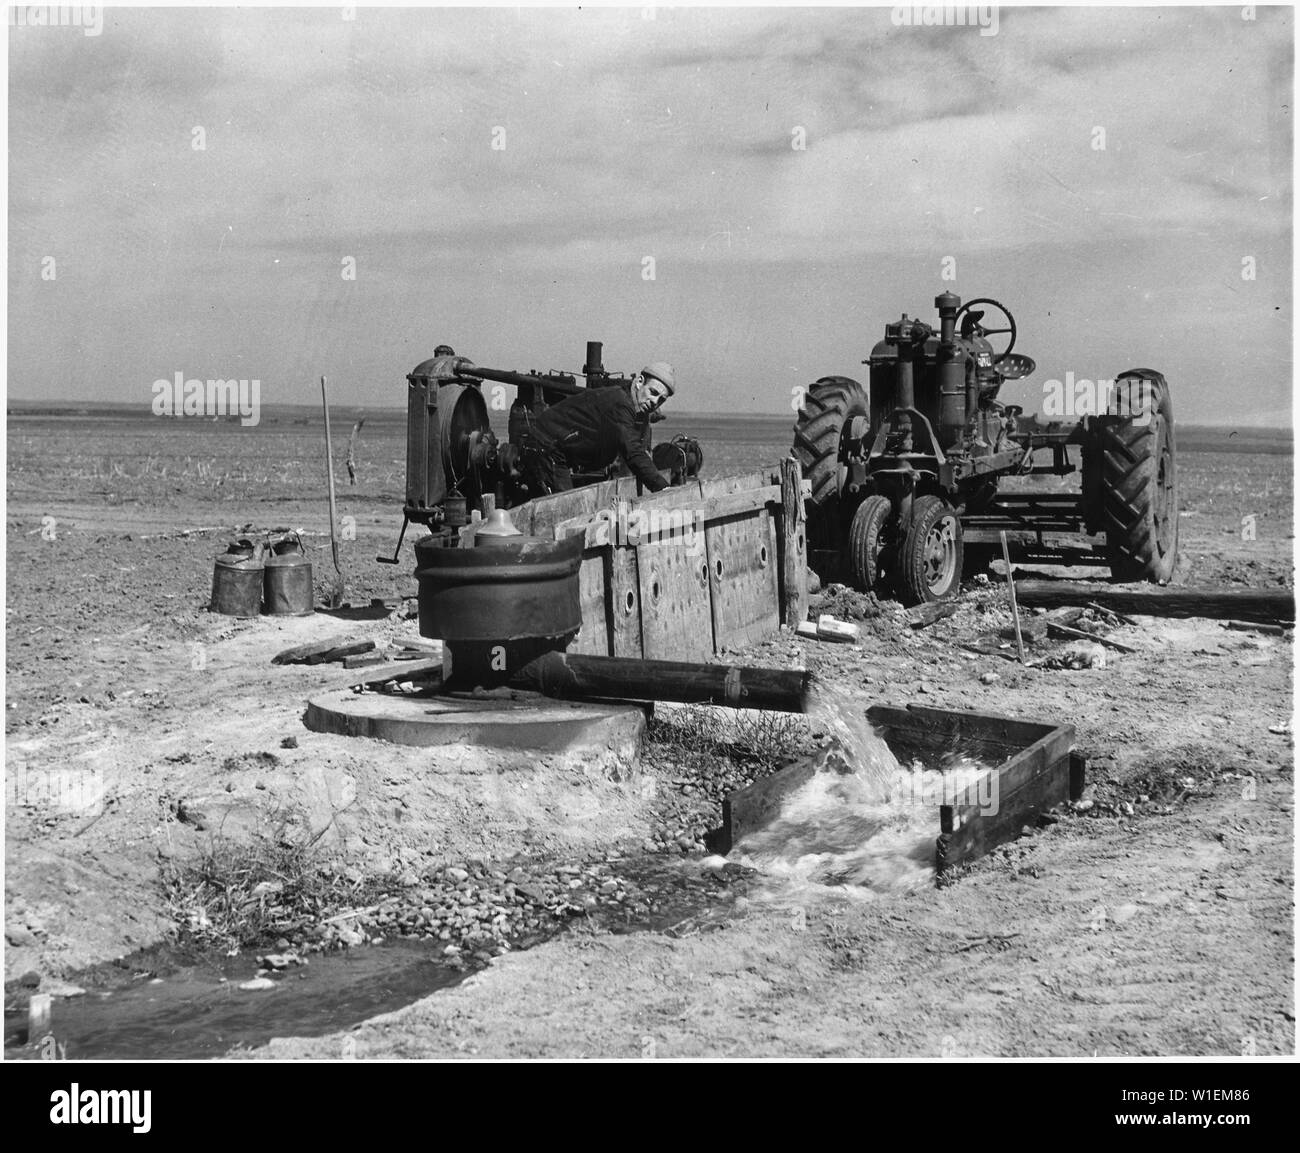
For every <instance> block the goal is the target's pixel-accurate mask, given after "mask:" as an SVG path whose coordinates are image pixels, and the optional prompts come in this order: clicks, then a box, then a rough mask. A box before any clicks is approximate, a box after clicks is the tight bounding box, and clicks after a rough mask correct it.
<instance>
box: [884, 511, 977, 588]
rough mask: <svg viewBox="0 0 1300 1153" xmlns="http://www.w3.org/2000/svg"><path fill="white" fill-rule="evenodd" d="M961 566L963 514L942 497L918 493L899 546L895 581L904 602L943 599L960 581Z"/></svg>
mask: <svg viewBox="0 0 1300 1153" xmlns="http://www.w3.org/2000/svg"><path fill="white" fill-rule="evenodd" d="M961 567H962V539H961V518H960V517H959V516H958V515H957V513H956V511H955V510H954V509H953V508H952V506H951V505H950V504H948V502H947V501H945V500H944V499H943V498H942V497H937V496H921V497H917V498H916V500H914V501H913V502H912V515H911V517H910V518H909V520H908V522H907V524H906V526H905V527H904V529H903V533H902V540H901V542H900V543H899V546H898V566H897V573H896V576H895V580H894V584H895V587H896V589H897V591H898V594H899V596H900V598H901V599H902V600H903V603H904V604H908V605H918V604H924V603H925V602H927V601H938V600H943V598H944V597H946V596H949V595H950V594H951V593H953V592H955V591H956V590H957V588H958V586H959V585H960V584H961Z"/></svg>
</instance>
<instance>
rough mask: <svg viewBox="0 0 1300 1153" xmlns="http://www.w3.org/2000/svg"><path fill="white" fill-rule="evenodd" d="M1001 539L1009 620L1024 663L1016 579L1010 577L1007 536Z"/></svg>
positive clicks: (1017, 649) (1003, 534) (1017, 648)
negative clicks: (1014, 627) (1012, 624)
mask: <svg viewBox="0 0 1300 1153" xmlns="http://www.w3.org/2000/svg"><path fill="white" fill-rule="evenodd" d="M1000 535H1001V537H1002V563H1003V564H1005V565H1006V566H1007V595H1008V596H1009V597H1011V620H1012V622H1013V623H1014V624H1015V626H1016V652H1017V653H1019V654H1020V663H1021V664H1022V665H1023V664H1024V663H1025V642H1024V639H1023V638H1022V637H1021V635H1020V609H1019V607H1018V606H1017V605H1016V578H1015V577H1013V576H1012V575H1011V551H1010V550H1009V549H1008V548H1007V534H1006V533H1005V532H1003V533H1001V534H1000Z"/></svg>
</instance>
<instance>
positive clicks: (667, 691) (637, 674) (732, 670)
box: [510, 652, 812, 713]
mask: <svg viewBox="0 0 1300 1153" xmlns="http://www.w3.org/2000/svg"><path fill="white" fill-rule="evenodd" d="M510 684H511V685H512V686H514V687H515V688H522V689H532V690H534V691H536V692H540V693H543V694H545V695H546V696H548V697H558V698H560V699H562V700H575V699H576V700H582V699H587V698H592V697H599V698H607V699H615V700H639V701H677V702H680V703H682V704H709V705H725V706H726V707H727V708H732V709H771V710H773V711H776V712H785V713H803V712H807V711H808V696H809V692H810V689H811V686H812V674H811V673H807V672H800V671H798V670H796V669H759V668H742V667H741V666H739V665H705V664H695V663H692V662H689V661H644V660H637V659H635V658H631V657H597V656H588V655H586V654H583V653H559V652H552V653H547V654H546V655H544V656H541V657H538V658H537V660H535V661H533V662H532V663H531V664H529V665H526V666H525V667H524V668H523V669H521V670H520V671H519V672H518V673H516V674H515V676H514V677H512V678H511V680H510Z"/></svg>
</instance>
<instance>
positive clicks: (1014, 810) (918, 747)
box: [711, 705, 1086, 872]
mask: <svg viewBox="0 0 1300 1153" xmlns="http://www.w3.org/2000/svg"><path fill="white" fill-rule="evenodd" d="M867 718H868V720H870V721H871V723H872V725H873V727H874V728H875V729H876V731H877V732H878V733H879V734H880V735H881V737H882V738H883V739H884V740H885V742H886V743H887V744H888V745H889V747H890V748H891V749H892V750H893V752H894V754H895V756H897V757H898V759H899V761H900V763H902V764H904V765H906V764H910V763H912V762H913V761H916V760H920V762H921V764H922V765H923V766H924V767H925V768H927V769H934V768H937V767H939V766H940V765H941V764H942V763H943V761H944V760H950V759H951V758H954V757H960V756H964V755H969V756H972V757H974V758H977V759H978V760H980V761H982V762H984V763H986V764H989V765H991V766H992V767H991V768H990V769H989V770H988V772H989V773H991V774H994V775H995V777H996V786H995V787H994V782H989V788H988V789H985V790H972V789H967V790H965V793H966V795H968V796H974V795H975V794H976V793H977V792H978V793H979V794H980V795H982V796H987V797H989V798H990V800H991V801H994V800H995V802H996V803H990V804H988V805H987V806H980V805H956V804H954V805H936V806H935V807H936V808H937V809H938V812H937V813H935V818H936V820H935V831H936V834H937V839H936V842H935V866H936V868H937V869H938V871H939V872H943V871H944V870H945V869H950V868H952V867H953V866H954V865H960V864H965V863H968V862H970V861H973V860H976V859H977V858H979V857H981V856H983V855H984V854H985V853H987V852H988V851H989V850H990V849H992V848H994V847H996V846H997V845H1001V844H1003V843H1005V842H1006V841H1010V840H1013V839H1014V838H1016V837H1018V836H1019V835H1020V833H1021V830H1022V829H1023V828H1024V827H1025V826H1026V825H1032V824H1033V823H1034V822H1035V821H1036V820H1037V818H1038V817H1039V816H1040V815H1041V814H1042V813H1044V812H1046V811H1047V810H1048V809H1050V808H1052V807H1053V806H1055V805H1058V804H1060V803H1061V802H1062V801H1065V800H1077V799H1078V798H1079V797H1080V796H1081V795H1082V793H1083V784H1084V772H1085V768H1086V765H1085V762H1084V760H1083V758H1082V757H1079V756H1078V755H1077V754H1075V753H1072V752H1071V751H1070V746H1071V745H1072V744H1073V742H1074V727H1073V726H1072V725H1051V724H1045V723H1040V722H1035V721H1021V720H1014V719H1012V718H1011V717H1002V716H996V715H992V714H988V713H975V712H964V711H954V710H949V709H935V708H927V707H925V706H922V705H909V706H908V707H907V708H905V709H900V708H894V707H892V706H888V705H874V706H872V707H871V708H869V709H867ZM816 769H817V765H816V763H815V762H814V761H813V760H811V759H808V760H803V761H799V762H797V763H796V764H793V765H790V766H788V767H786V768H784V769H781V770H779V771H778V772H776V773H773V774H772V775H771V776H770V777H766V778H764V779H763V780H760V781H755V782H754V784H752V785H750V786H749V787H748V788H745V789H741V790H739V791H738V792H735V793H732V794H731V796H730V797H728V798H727V799H726V800H725V801H724V802H723V808H722V822H723V823H722V828H721V829H720V830H719V831H718V833H717V834H716V835H715V836H714V837H713V838H711V847H712V848H713V849H714V851H716V852H719V853H723V854H726V853H729V852H730V851H731V849H732V848H733V847H734V846H735V845H737V844H738V843H739V842H740V841H741V840H742V839H743V838H744V837H746V836H748V835H749V834H750V833H753V832H756V831H757V830H759V829H761V828H764V827H765V826H767V825H768V824H769V823H771V821H772V820H773V819H775V818H776V817H777V815H778V814H779V813H780V811H781V808H782V803H783V801H784V800H785V798H786V797H788V796H789V795H790V794H791V793H793V792H795V791H796V790H797V789H798V788H800V787H801V786H802V785H803V784H805V783H806V782H807V781H808V780H809V779H810V778H811V777H812V775H813V773H814V772H815V771H816Z"/></svg>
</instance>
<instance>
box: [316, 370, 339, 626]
mask: <svg viewBox="0 0 1300 1153" xmlns="http://www.w3.org/2000/svg"><path fill="white" fill-rule="evenodd" d="M320 399H321V405H322V406H323V407H324V409H325V471H326V472H327V473H329V494H330V552H331V553H332V554H333V556H334V584H333V586H332V587H331V589H330V608H332V609H336V608H338V607H339V605H341V604H342V603H343V565H342V563H341V562H340V561H339V526H338V508H337V506H336V504H335V501H334V442H333V440H331V438H330V400H329V394H328V393H327V392H326V387H325V378H324V377H323V376H322V377H321V378H320Z"/></svg>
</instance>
